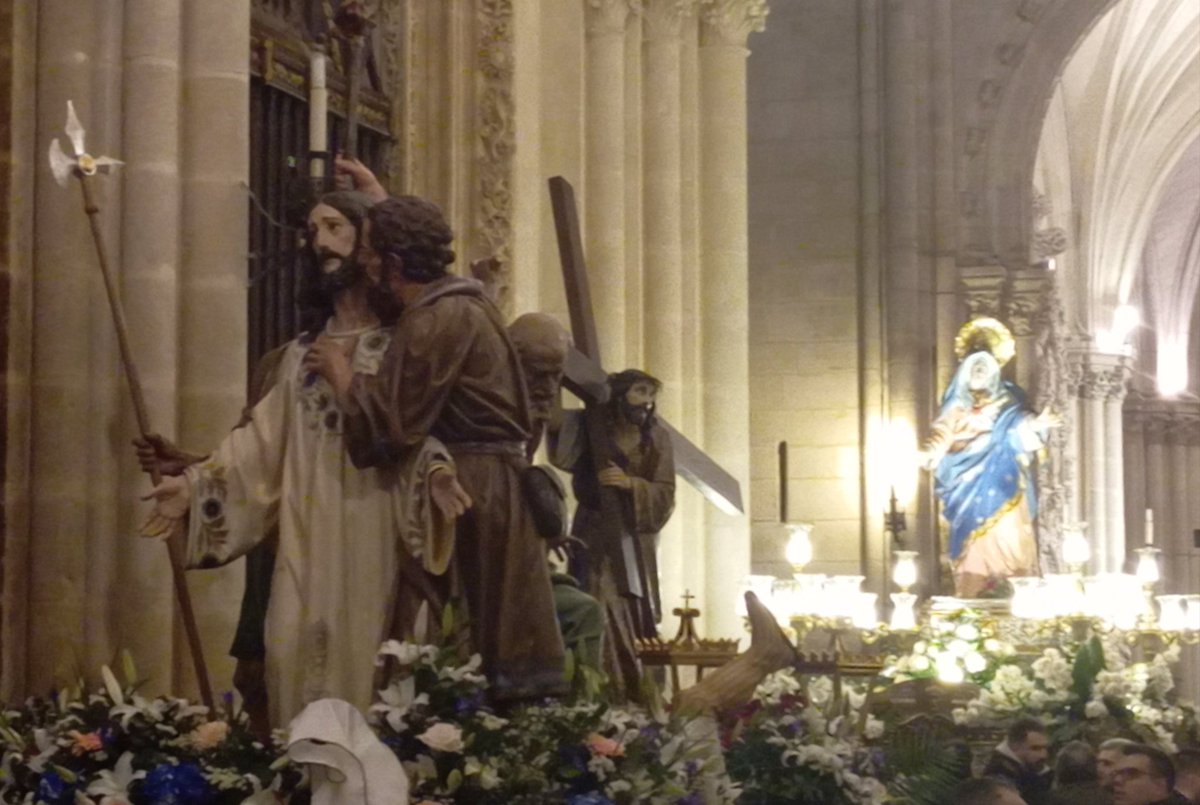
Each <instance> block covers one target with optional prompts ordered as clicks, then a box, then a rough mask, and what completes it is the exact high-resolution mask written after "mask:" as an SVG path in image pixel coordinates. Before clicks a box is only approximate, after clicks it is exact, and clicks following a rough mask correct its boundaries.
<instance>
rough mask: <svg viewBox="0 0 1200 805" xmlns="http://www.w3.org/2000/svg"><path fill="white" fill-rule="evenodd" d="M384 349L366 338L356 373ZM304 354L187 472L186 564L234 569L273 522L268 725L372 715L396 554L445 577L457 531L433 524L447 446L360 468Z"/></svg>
mask: <svg viewBox="0 0 1200 805" xmlns="http://www.w3.org/2000/svg"><path fill="white" fill-rule="evenodd" d="M389 342H390V331H388V330H386V329H383V328H375V329H371V330H368V331H366V332H365V333H363V334H361V335H360V336H359V337H358V341H357V344H356V345H355V348H354V357H353V367H354V371H355V372H359V373H364V374H374V373H375V372H376V371H377V370H378V367H379V362H380V359H381V358H382V357H383V354H384V352H385V351H386V350H387V346H388V343H389ZM307 349H308V344H307V343H302V342H300V341H294V342H292V343H291V344H290V345H289V346H288V348H287V351H286V353H285V355H284V356H283V358H282V360H281V363H280V366H279V371H278V375H277V377H276V381H275V384H274V386H273V387H272V388H271V390H270V391H269V392H268V393H267V394H266V395H265V396H264V397H263V398H262V400H261V401H260V402H259V403H258V404H257V405H256V406H255V407H254V409H253V411H252V414H251V421H250V422H249V423H247V424H246V425H245V426H243V427H240V428H238V429H236V430H234V431H232V432H231V433H230V434H229V435H228V436H227V437H226V438H225V440H224V441H223V442H222V443H221V445H220V446H219V447H218V448H217V449H216V450H215V451H214V452H213V453H212V455H211V456H209V457H208V458H207V459H206V460H205V461H203V462H202V463H200V464H197V465H193V466H192V467H190V468H189V469H188V470H187V475H188V479H189V480H190V482H191V487H192V501H191V511H190V516H189V520H188V553H187V556H188V566H189V567H214V566H217V565H222V564H225V563H227V562H230V561H232V560H234V559H236V558H237V557H239V556H241V555H243V554H245V553H246V552H247V551H249V550H250V549H251V548H253V547H254V546H255V545H256V544H258V543H259V542H261V541H262V539H263V538H264V536H265V535H266V533H267V532H268V530H269V529H270V527H271V526H272V525H273V524H275V522H276V521H277V522H278V525H279V546H278V552H277V554H276V558H275V569H274V573H273V576H272V583H271V597H270V603H269V606H268V610H267V620H266V647H267V658H266V678H267V686H268V693H269V696H270V704H271V721H272V723H273V724H276V725H283V724H287V723H288V721H290V720H291V718H292V717H294V716H295V715H296V714H297V713H299V712H300V710H302V709H303V708H304V706H305V705H306V704H307V703H309V702H312V701H315V700H317V699H321V698H328V697H334V698H340V699H345V700H347V701H349V702H351V703H352V704H354V705H355V706H356V707H359V708H360V709H361V710H363V711H364V712H365V711H366V709H367V708H368V706H369V705H370V703H371V699H372V696H373V693H374V691H373V689H372V682H373V677H374V672H375V665H374V658H375V653H376V650H377V649H378V647H379V644H380V642H381V640H382V639H383V638H384V637H385V634H384V631H385V629H387V628H388V626H389V624H388V623H387V613H388V612H390V611H391V602H392V600H393V595H394V593H395V589H396V584H397V581H398V580H397V567H398V563H397V558H398V554H397V552H398V551H402V550H407V551H408V552H409V553H410V554H412V555H414V556H417V557H422V556H425V557H428V558H427V559H426V561H425V562H424V564H425V565H426V567H427V569H429V570H432V571H433V572H441V570H443V569H444V566H445V560H446V556H445V554H446V548H447V546H448V545H450V544H452V542H451V541H452V534H453V524H449V525H447V524H445V523H442V522H441V521H440V518H436V517H434V516H433V515H432V511H433V508H432V506H431V502H430V500H429V497H428V485H427V484H426V483H425V480H426V479H427V478H428V475H429V473H430V472H431V471H432V469H433V468H434V467H435V466H437V465H438V464H439V463H441V464H451V463H452V462H451V460H450V459H449V457H448V455H447V454H446V453H445V449H444V448H442V447H441V445H440V444H439V443H438V442H437V441H436V440H433V439H429V440H427V442H426V444H425V447H424V449H423V450H422V451H419V455H417V456H414V459H413V460H412V461H410V462H408V463H407V464H406V466H404V467H401V468H400V469H399V471H392V472H388V473H382V472H380V471H378V470H375V469H366V470H360V469H357V468H355V467H354V465H353V464H352V463H351V462H350V458H349V456H348V455H347V453H346V450H345V448H344V445H343V442H342V428H341V413H340V412H339V410H338V408H337V405H336V402H335V401H334V398H333V392H332V389H331V388H330V387H329V385H328V384H327V383H326V381H325V380H324V379H323V378H321V377H320V376H318V375H315V374H311V373H308V372H305V371H304V369H303V367H302V365H301V361H302V359H303V357H304V354H305V352H306V351H307ZM435 557H436V558H435ZM431 562H432V563H433V564H437V565H440V566H439V567H430V564H431ZM401 583H402V582H401Z"/></svg>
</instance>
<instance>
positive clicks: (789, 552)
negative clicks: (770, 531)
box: [784, 523, 813, 573]
mask: <svg viewBox="0 0 1200 805" xmlns="http://www.w3.org/2000/svg"><path fill="white" fill-rule="evenodd" d="M788 530H789V531H791V532H792V536H791V537H789V538H788V544H787V548H786V549H785V550H784V556H785V558H786V559H787V561H788V564H789V565H791V566H792V570H793V571H794V572H796V573H800V571H801V570H803V569H804V566H805V565H807V564H808V563H809V562H811V561H812V558H813V546H812V530H813V527H812V523H790V524H788Z"/></svg>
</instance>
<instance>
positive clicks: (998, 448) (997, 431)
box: [934, 352, 1037, 562]
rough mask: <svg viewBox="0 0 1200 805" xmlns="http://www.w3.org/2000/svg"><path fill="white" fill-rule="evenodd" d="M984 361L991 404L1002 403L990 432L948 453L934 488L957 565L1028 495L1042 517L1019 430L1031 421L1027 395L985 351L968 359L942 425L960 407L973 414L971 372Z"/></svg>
mask: <svg viewBox="0 0 1200 805" xmlns="http://www.w3.org/2000/svg"><path fill="white" fill-rule="evenodd" d="M979 360H985V361H989V362H990V363H992V364H993V366H994V373H993V374H992V376H991V378H990V382H989V384H988V388H987V398H988V400H989V404H992V403H995V402H996V401H999V402H1000V405H999V409H998V411H997V412H996V413H995V420H994V421H993V423H992V429H991V431H990V432H987V431H985V432H982V433H980V434H978V435H976V436H975V438H974V439H972V440H971V442H970V443H969V444H967V446H966V447H964V448H963V449H962V450H960V451H959V452H957V453H947V454H946V455H944V456H943V457H942V459H941V461H940V462H938V465H937V469H936V470H935V472H934V489H935V491H936V492H937V495H938V497H939V498H940V499H941V501H942V514H943V516H944V517H945V518H946V520H947V521H948V522H949V523H950V558H951V559H952V560H953V561H956V562H957V561H958V560H959V559H961V558H962V556H963V553H964V552H965V550H966V547H967V546H968V545H969V544H970V543H971V542H972V541H973V540H975V539H977V538H979V537H982V536H984V535H985V534H986V533H987V532H988V531H989V530H990V529H991V528H992V526H993V525H995V523H996V522H998V521H999V520H1000V518H1001V517H1003V516H1004V515H1005V514H1006V513H1008V511H1010V510H1011V509H1013V508H1014V507H1016V506H1017V505H1018V504H1019V503H1020V502H1021V496H1022V495H1025V497H1026V500H1027V505H1028V509H1029V516H1030V518H1031V519H1032V518H1033V517H1036V516H1037V496H1036V494H1035V491H1034V484H1033V483H1032V480H1031V478H1030V471H1029V461H1028V457H1027V455H1026V453H1027V450H1026V449H1025V448H1024V447H1023V445H1022V440H1021V437H1020V434H1019V433H1018V431H1017V427H1018V426H1019V425H1020V424H1021V422H1022V421H1024V419H1025V417H1026V416H1028V411H1027V410H1026V408H1025V392H1024V391H1022V390H1021V388H1020V386H1017V385H1016V384H1014V383H1010V382H1008V381H1007V380H1001V379H1000V369H999V365H998V364H996V363H995V359H994V358H992V356H991V355H990V354H988V353H986V352H977V353H974V354H972V355H969V356H967V357H966V358H965V359H964V360H963V362H962V364H961V365H960V366H959V368H958V371H957V372H955V374H954V379H953V380H952V381H951V382H950V385H949V387H948V388H947V389H946V393H945V394H944V395H942V407H941V411H940V413H939V416H938V418H939V420H940V419H942V418H944V417H946V416H947V415H948V414H949V413H950V412H951V411H952V410H954V409H955V408H960V409H963V410H967V411H969V410H971V408H973V407H974V405H975V403H974V398H973V397H972V395H971V391H970V388H969V383H970V377H971V370H972V368H973V367H974V365H975V364H976V363H977V362H978V361H979Z"/></svg>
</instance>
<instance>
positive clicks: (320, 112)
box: [308, 49, 329, 179]
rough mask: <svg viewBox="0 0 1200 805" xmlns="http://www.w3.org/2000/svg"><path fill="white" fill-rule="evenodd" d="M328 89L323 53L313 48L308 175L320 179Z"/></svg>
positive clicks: (324, 141)
mask: <svg viewBox="0 0 1200 805" xmlns="http://www.w3.org/2000/svg"><path fill="white" fill-rule="evenodd" d="M328 107H329V90H328V89H327V88H326V84H325V53H324V52H323V51H322V50H320V49H314V50H313V53H312V59H311V61H310V62H309V74H308V151H309V163H308V164H309V175H310V176H312V177H313V178H314V179H320V178H321V177H322V176H324V175H325V159H324V155H325V149H326V148H327V147H328V139H327V134H326V130H325V126H326V117H327V109H328Z"/></svg>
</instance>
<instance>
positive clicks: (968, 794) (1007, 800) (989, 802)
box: [950, 777, 1025, 805]
mask: <svg viewBox="0 0 1200 805" xmlns="http://www.w3.org/2000/svg"><path fill="white" fill-rule="evenodd" d="M950 802H951V803H952V805H1025V800H1024V799H1022V798H1021V795H1020V793H1018V792H1017V789H1015V788H1013V787H1012V786H1011V785H1009V784H1008V783H1006V782H1004V781H1003V780H994V779H992V778H990V777H984V778H981V779H978V780H965V781H963V782H962V783H961V784H960V785H959V786H958V787H957V788H955V789H954V794H953V796H951V798H950Z"/></svg>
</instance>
